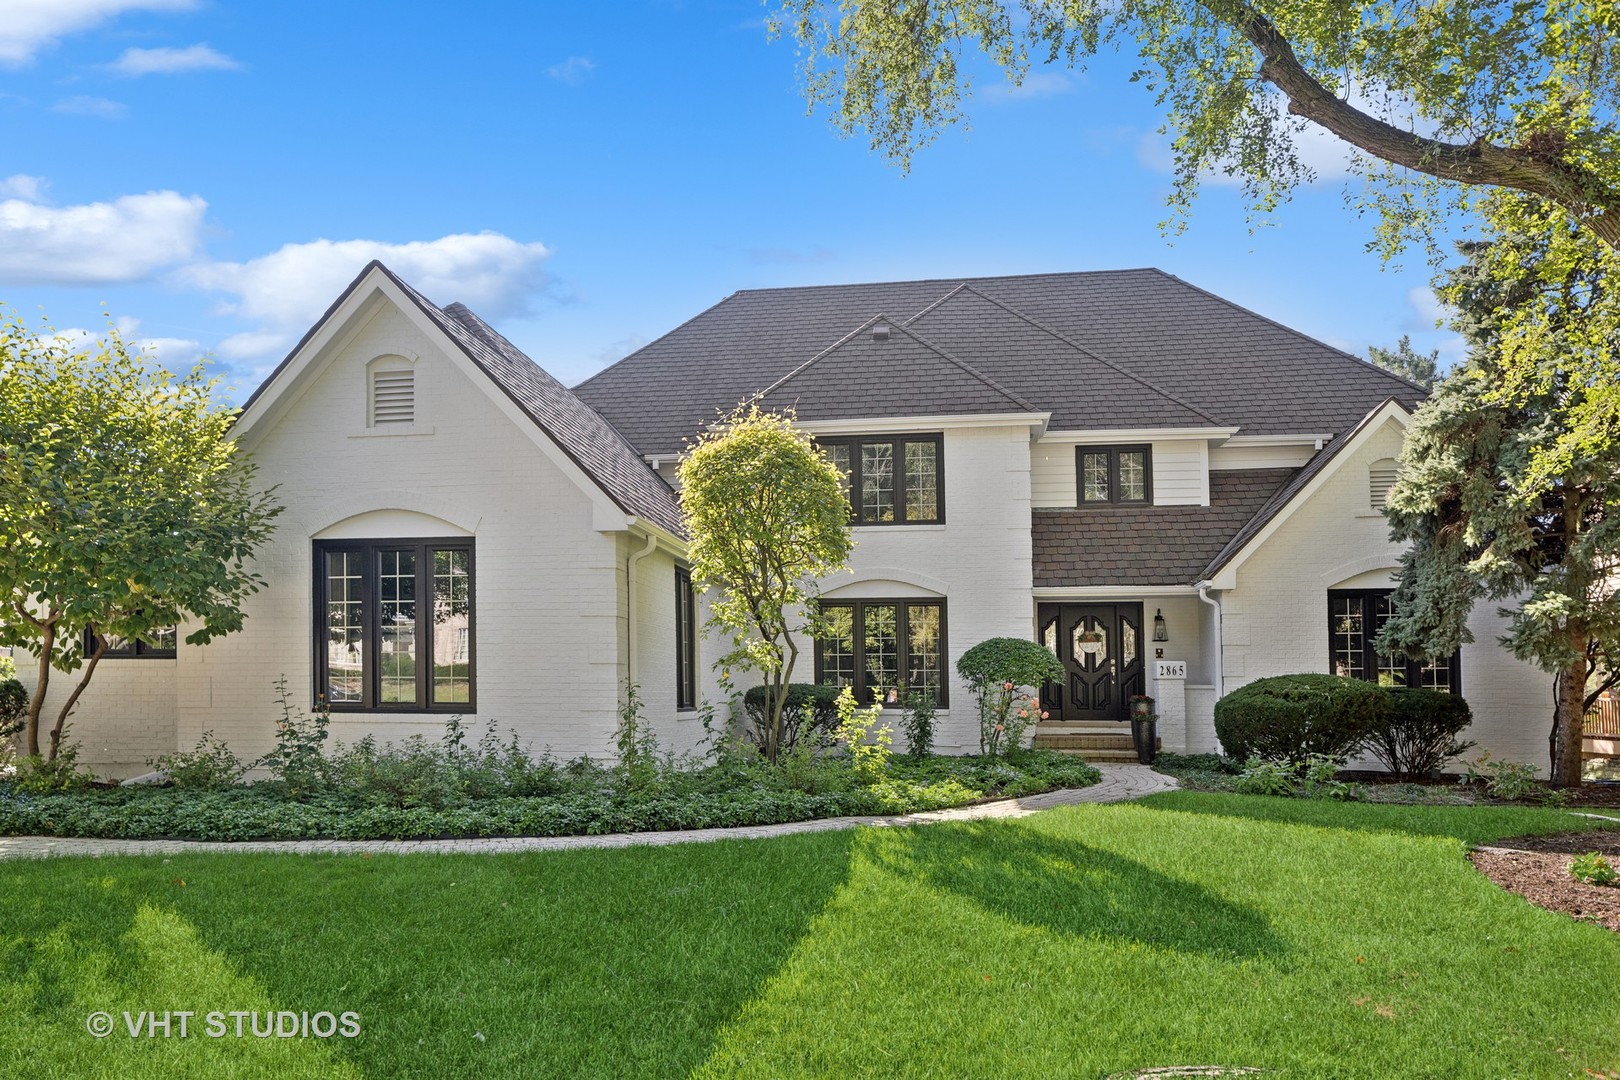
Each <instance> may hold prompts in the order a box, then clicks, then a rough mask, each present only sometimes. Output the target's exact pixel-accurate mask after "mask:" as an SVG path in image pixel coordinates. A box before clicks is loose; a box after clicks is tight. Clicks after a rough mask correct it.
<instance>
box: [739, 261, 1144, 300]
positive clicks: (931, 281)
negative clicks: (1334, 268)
mask: <svg viewBox="0 0 1620 1080" xmlns="http://www.w3.org/2000/svg"><path fill="white" fill-rule="evenodd" d="M1144 273H1159V274H1162V273H1164V271H1162V270H1160V269H1159V268H1158V267H1156V266H1126V267H1113V268H1111V269H1106V270H1049V271H1047V272H1045V273H1039V274H989V275H983V276H980V277H961V276H957V277H937V278H935V277H930V278H904V279H901V280H899V281H892V280H891V281H837V282H831V283H829V284H825V285H767V286H765V287H763V288H758V289H738V290H736V291H735V292H733V293H732V294H731V296H741V295H743V294H744V293H771V292H803V291H806V290H809V289H864V288H868V287H870V286H873V285H947V284H950V283H952V282H955V283H958V284H965V283H968V282H974V281H1012V280H1014V279H1018V278H1025V279H1027V278H1066V277H1093V276H1097V277H1101V276H1104V275H1109V274H1144ZM727 299H730V297H727Z"/></svg>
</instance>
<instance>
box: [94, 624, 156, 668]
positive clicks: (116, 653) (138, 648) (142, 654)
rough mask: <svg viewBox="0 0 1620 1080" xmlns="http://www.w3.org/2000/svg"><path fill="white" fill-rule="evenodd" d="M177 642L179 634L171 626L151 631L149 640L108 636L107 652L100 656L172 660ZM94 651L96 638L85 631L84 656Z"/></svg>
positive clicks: (112, 658) (106, 658)
mask: <svg viewBox="0 0 1620 1080" xmlns="http://www.w3.org/2000/svg"><path fill="white" fill-rule="evenodd" d="M179 640H180V639H179V632H178V631H177V630H176V629H175V628H174V627H172V626H163V627H159V628H158V629H156V630H154V631H152V635H151V639H150V640H145V639H142V638H125V637H119V636H118V635H117V634H108V635H107V651H106V652H104V653H102V654H101V658H102V659H103V660H133V659H143V660H173V659H174V658H175V656H176V654H177V645H178V644H179ZM95 651H96V636H95V634H94V633H93V632H91V631H90V630H88V629H87V630H85V632H84V655H85V656H90V655H91V654H92V653H94V652H95Z"/></svg>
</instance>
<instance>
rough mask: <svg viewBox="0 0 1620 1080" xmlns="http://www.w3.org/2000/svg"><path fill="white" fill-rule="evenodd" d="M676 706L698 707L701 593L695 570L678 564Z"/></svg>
mask: <svg viewBox="0 0 1620 1080" xmlns="http://www.w3.org/2000/svg"><path fill="white" fill-rule="evenodd" d="M675 707H676V708H677V709H695V708H697V594H696V593H695V592H694V591H693V589H692V572H691V571H690V570H687V569H685V568H683V567H679V566H677V567H676V568H675Z"/></svg>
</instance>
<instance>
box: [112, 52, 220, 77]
mask: <svg viewBox="0 0 1620 1080" xmlns="http://www.w3.org/2000/svg"><path fill="white" fill-rule="evenodd" d="M241 66H242V65H241V64H239V63H238V62H237V61H235V60H233V59H232V58H231V57H229V56H226V55H225V54H224V53H222V52H217V51H215V50H214V49H212V48H210V47H209V46H207V45H204V44H199V45H188V46H187V47H186V48H184V49H172V48H163V49H125V50H124V54H123V55H122V56H120V57H119V58H118V59H117V60H114V61H113V62H112V63H110V64H108V65H107V67H108V69H109V70H111V71H116V72H117V73H118V74H120V75H177V74H180V73H181V72H186V71H234V70H236V69H237V68H240V67H241Z"/></svg>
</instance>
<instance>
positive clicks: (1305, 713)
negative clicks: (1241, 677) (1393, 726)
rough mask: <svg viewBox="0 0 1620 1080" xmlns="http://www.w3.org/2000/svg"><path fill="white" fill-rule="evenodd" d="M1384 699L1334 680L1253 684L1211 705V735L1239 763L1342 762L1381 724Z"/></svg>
mask: <svg viewBox="0 0 1620 1080" xmlns="http://www.w3.org/2000/svg"><path fill="white" fill-rule="evenodd" d="M1388 712H1389V695H1388V694H1386V693H1385V692H1384V691H1383V690H1381V689H1380V688H1379V687H1377V686H1375V685H1374V684H1372V683H1368V682H1362V681H1360V680H1358V679H1346V678H1341V677H1339V676H1337V675H1279V676H1276V677H1274V678H1270V679H1258V680H1256V681H1255V682H1252V683H1250V684H1249V685H1247V686H1243V687H1239V688H1238V689H1236V690H1234V691H1232V692H1231V693H1230V694H1227V695H1226V696H1225V697H1223V698H1221V699H1220V700H1219V701H1217V702H1216V703H1215V734H1216V735H1217V736H1218V737H1219V738H1220V740H1221V746H1222V747H1224V748H1225V750H1226V752H1227V753H1228V754H1229V755H1231V756H1232V757H1235V758H1239V759H1241V760H1248V759H1249V758H1256V757H1257V758H1264V759H1266V760H1271V761H1284V760H1286V761H1304V760H1306V759H1307V758H1309V757H1310V756H1311V755H1312V754H1322V755H1325V756H1327V757H1330V758H1332V759H1334V760H1335V761H1342V760H1344V759H1345V758H1347V757H1349V756H1350V755H1351V754H1352V753H1354V752H1355V751H1356V750H1357V749H1358V748H1359V747H1361V746H1362V745H1363V744H1364V743H1365V742H1366V741H1367V739H1368V738H1369V737H1370V736H1371V735H1372V733H1373V732H1374V731H1377V730H1378V729H1379V728H1380V727H1382V726H1383V724H1384V723H1385V722H1386V717H1387V716H1388Z"/></svg>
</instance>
